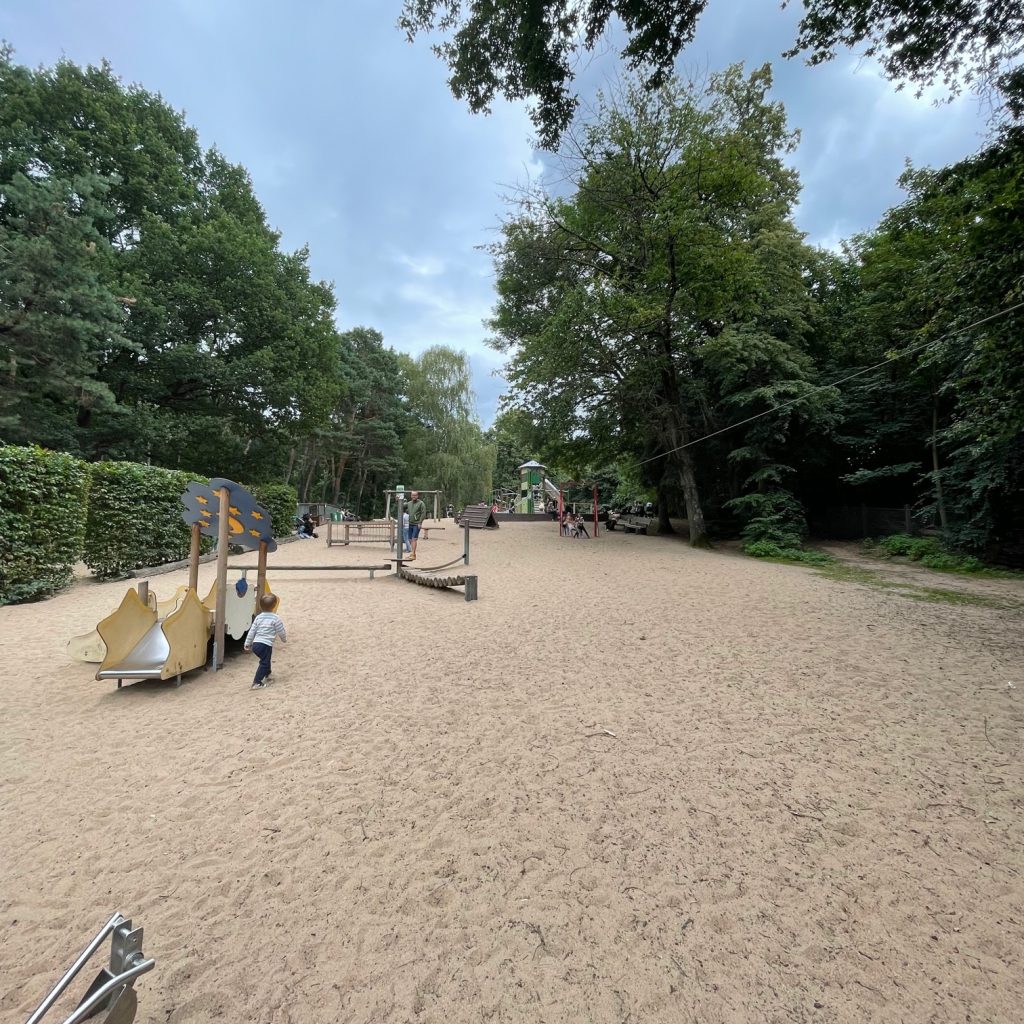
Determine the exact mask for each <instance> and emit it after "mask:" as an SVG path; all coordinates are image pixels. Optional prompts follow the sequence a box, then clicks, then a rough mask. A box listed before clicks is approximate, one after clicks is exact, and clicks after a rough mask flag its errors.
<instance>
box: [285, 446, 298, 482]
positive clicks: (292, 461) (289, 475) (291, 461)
mask: <svg viewBox="0 0 1024 1024" xmlns="http://www.w3.org/2000/svg"><path fill="white" fill-rule="evenodd" d="M293 469H295V445H292V447H291V449H290V451H289V452H288V468H287V469H286V470H285V471H284V482H285V483H288V482H289V481H290V480H291V478H292V470H293Z"/></svg>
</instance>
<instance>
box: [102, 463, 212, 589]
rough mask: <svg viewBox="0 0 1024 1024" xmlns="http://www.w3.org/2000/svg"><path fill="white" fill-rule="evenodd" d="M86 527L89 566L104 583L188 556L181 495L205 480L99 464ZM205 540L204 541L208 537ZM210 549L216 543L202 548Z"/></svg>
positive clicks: (168, 471)
mask: <svg viewBox="0 0 1024 1024" xmlns="http://www.w3.org/2000/svg"><path fill="white" fill-rule="evenodd" d="M89 468H90V470H91V473H92V488H91V490H90V492H89V515H88V518H87V520H86V527H85V547H84V549H83V558H84V560H85V564H86V565H88V566H89V568H90V569H92V571H93V572H94V573H95V574H96V575H97V576H99V577H100V578H101V579H103V578H109V577H111V576H121V575H123V574H124V573H126V572H128V571H129V570H130V569H141V568H143V567H144V566H147V565H162V564H163V563H164V562H176V561H178V559H180V558H187V557H188V550H189V545H190V543H191V533H190V531H189V528H188V527H187V526H186V525H185V521H184V520H183V519H182V518H181V501H180V500H179V499H180V497H181V495H182V494H184V493H185V490H186V489H187V488H188V485H189V483H190V482H191V481H193V480H201V481H203V482H204V483H206V482H207V480H206V478H205V477H199V476H195V475H194V474H192V473H183V472H181V471H180V470H175V469H160V468H158V467H157V466H143V465H140V464H138V463H135V462H97V463H94V464H93V465H92V466H90V467H89ZM204 539H205V538H204ZM204 547H206V548H207V549H209V548H210V547H212V541H211V542H208V543H207V544H205V545H204Z"/></svg>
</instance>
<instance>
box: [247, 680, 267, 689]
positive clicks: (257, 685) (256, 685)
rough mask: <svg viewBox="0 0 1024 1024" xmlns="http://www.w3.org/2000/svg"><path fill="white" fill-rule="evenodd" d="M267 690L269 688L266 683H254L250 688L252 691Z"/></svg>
mask: <svg viewBox="0 0 1024 1024" xmlns="http://www.w3.org/2000/svg"><path fill="white" fill-rule="evenodd" d="M266 688H267V684H266V683H265V682H263V683H253V684H252V686H251V687H250V689H252V690H265V689H266Z"/></svg>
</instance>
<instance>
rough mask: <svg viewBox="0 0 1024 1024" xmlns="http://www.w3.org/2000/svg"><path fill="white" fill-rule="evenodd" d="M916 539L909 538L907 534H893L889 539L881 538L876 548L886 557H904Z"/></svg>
mask: <svg viewBox="0 0 1024 1024" xmlns="http://www.w3.org/2000/svg"><path fill="white" fill-rule="evenodd" d="M916 539H917V538H915V537H911V536H910V534H907V533H894V534H893V535H892V536H891V537H882V538H881V540H879V542H878V546H879V547H880V548H881V549H882V550H883V551H884V552H885V553H886V554H887V555H904V556H905V555H906V554H907V553H908V552H909V550H910V546H911V545H912V544H913V543H914V542H915V540H916Z"/></svg>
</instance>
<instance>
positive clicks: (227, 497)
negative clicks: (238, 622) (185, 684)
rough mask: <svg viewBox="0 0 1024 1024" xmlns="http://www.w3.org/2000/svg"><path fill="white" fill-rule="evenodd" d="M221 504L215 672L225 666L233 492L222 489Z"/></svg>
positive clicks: (218, 528)
mask: <svg viewBox="0 0 1024 1024" xmlns="http://www.w3.org/2000/svg"><path fill="white" fill-rule="evenodd" d="M217 499H218V501H219V502H220V515H219V518H218V519H217V604H216V610H215V611H214V613H213V614H214V620H213V622H214V625H213V671H214V672H216V671H217V669H219V668H220V667H221V665H223V664H224V618H225V616H226V615H227V608H228V595H227V583H228V536H229V535H230V528H229V526H228V520H229V519H230V518H231V491H230V490H229V489H228V488H227V487H222V488H221V489H220V490H219V491H218V492H217Z"/></svg>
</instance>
